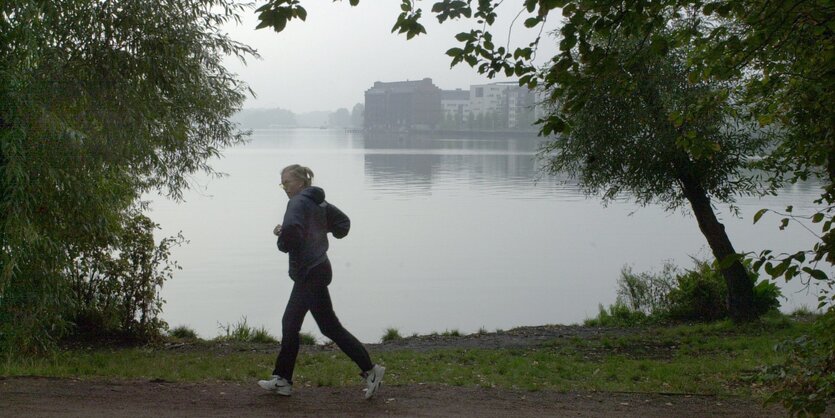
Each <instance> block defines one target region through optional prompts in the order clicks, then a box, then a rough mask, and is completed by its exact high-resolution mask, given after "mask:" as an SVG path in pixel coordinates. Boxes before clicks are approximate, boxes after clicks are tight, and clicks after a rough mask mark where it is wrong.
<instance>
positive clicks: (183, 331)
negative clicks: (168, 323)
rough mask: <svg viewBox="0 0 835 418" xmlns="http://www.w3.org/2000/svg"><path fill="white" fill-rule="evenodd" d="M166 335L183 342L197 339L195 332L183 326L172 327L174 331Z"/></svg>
mask: <svg viewBox="0 0 835 418" xmlns="http://www.w3.org/2000/svg"><path fill="white" fill-rule="evenodd" d="M168 335H170V336H172V337H176V338H181V339H184V340H196V339H198V337H197V332H195V331H194V330H193V329H191V328H189V327H187V326H185V325H180V326H177V327H174V329H172V330H170V331H169V332H168Z"/></svg>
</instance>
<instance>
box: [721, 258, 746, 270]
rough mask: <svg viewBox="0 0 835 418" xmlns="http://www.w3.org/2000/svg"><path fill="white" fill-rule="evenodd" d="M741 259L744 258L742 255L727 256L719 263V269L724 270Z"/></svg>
mask: <svg viewBox="0 0 835 418" xmlns="http://www.w3.org/2000/svg"><path fill="white" fill-rule="evenodd" d="M743 257H744V256H743V255H742V254H731V255H729V256H726V257H725V258H723V259H722V260H721V261H719V269H720V270H725V269H727V268H728V267H730V266H732V265H733V264H734V263H736V262H737V261H739V260H741V259H742V258H743Z"/></svg>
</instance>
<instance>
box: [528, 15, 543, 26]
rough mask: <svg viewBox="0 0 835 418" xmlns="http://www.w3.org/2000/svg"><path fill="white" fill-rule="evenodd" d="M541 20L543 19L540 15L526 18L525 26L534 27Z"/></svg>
mask: <svg viewBox="0 0 835 418" xmlns="http://www.w3.org/2000/svg"><path fill="white" fill-rule="evenodd" d="M541 21H542V20H541V19H540V18H538V17H531V18H528V19H525V27H526V28H532V27H534V26H536V25H538V24H539V22H541Z"/></svg>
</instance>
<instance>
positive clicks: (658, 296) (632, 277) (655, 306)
mask: <svg viewBox="0 0 835 418" xmlns="http://www.w3.org/2000/svg"><path fill="white" fill-rule="evenodd" d="M676 273H677V268H676V266H675V265H673V263H672V262H670V261H666V262H664V265H663V267H662V268H661V272H660V273H658V274H652V273H639V274H634V273H632V268H631V267H629V266H624V267H623V269H621V272H620V278H619V279H618V296H617V302H618V303H619V304H622V305H625V306H627V307H629V308H630V309H631V310H633V311H637V312H643V313H644V314H645V315H653V314H655V313H659V312H664V311H666V310H667V309H668V308H669V305H670V302H669V298H668V295H669V294H670V291H671V290H672V289H673V287H674V286H675V282H676V278H675V275H676Z"/></svg>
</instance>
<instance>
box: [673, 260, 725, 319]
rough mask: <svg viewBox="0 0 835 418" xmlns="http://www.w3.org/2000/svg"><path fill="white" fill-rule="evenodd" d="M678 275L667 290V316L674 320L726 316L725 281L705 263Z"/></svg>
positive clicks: (699, 262)
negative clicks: (668, 292)
mask: <svg viewBox="0 0 835 418" xmlns="http://www.w3.org/2000/svg"><path fill="white" fill-rule="evenodd" d="M694 261H695V263H696V267H695V268H694V269H693V270H688V271H687V272H686V273H685V274H683V275H680V276H678V278H677V283H676V287H674V288H673V289H672V290H671V291H670V295H669V298H670V308H669V311H668V316H669V317H670V318H672V319H677V320H694V321H716V320H718V319H722V318H725V317H727V316H728V307H727V305H726V302H725V301H726V300H727V287H726V286H725V278H724V277H722V274H721V273H719V272H718V271H717V270H716V269H714V268H713V267H712V265H711V264H710V263H708V262H707V261H699V260H694Z"/></svg>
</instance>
